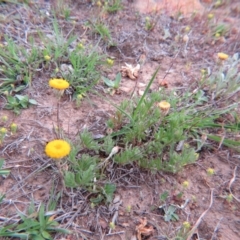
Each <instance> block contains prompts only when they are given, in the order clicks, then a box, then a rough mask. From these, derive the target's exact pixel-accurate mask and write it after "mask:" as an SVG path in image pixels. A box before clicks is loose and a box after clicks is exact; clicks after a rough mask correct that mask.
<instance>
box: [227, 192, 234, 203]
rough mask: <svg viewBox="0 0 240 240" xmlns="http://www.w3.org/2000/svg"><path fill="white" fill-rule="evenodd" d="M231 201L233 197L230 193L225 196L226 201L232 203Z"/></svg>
mask: <svg viewBox="0 0 240 240" xmlns="http://www.w3.org/2000/svg"><path fill="white" fill-rule="evenodd" d="M232 200H233V195H232V194H231V193H230V194H228V195H227V196H226V201H227V202H229V203H230V202H232Z"/></svg>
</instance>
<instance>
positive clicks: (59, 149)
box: [45, 139, 71, 159]
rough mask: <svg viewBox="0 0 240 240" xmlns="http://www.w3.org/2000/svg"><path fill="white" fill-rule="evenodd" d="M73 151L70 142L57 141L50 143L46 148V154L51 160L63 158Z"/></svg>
mask: <svg viewBox="0 0 240 240" xmlns="http://www.w3.org/2000/svg"><path fill="white" fill-rule="evenodd" d="M70 151H71V146H70V144H69V143H68V142H66V141H64V140H61V139H57V140H53V141H51V142H49V143H48V144H47V145H46V147H45V153H46V154H47V156H48V157H51V158H57V159H59V158H63V157H65V156H67V155H68V154H69V153H70Z"/></svg>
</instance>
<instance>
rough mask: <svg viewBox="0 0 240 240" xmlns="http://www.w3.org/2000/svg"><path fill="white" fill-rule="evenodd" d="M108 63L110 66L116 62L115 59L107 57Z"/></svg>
mask: <svg viewBox="0 0 240 240" xmlns="http://www.w3.org/2000/svg"><path fill="white" fill-rule="evenodd" d="M107 64H108V65H109V66H112V65H113V64H114V60H112V59H111V58H107Z"/></svg>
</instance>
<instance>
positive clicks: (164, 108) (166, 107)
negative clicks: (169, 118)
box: [158, 101, 171, 115]
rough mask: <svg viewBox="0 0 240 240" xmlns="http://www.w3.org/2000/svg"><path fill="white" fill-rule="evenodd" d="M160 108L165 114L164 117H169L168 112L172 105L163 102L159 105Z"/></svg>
mask: <svg viewBox="0 0 240 240" xmlns="http://www.w3.org/2000/svg"><path fill="white" fill-rule="evenodd" d="M158 106H159V108H160V109H161V110H162V112H163V114H164V115H167V114H168V111H169V109H170V107H171V105H170V103H169V102H167V101H161V102H160V103H159V104H158Z"/></svg>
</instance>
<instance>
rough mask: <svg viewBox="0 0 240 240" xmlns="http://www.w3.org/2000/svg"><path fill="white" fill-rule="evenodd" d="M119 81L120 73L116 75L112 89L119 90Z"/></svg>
mask: <svg viewBox="0 0 240 240" xmlns="http://www.w3.org/2000/svg"><path fill="white" fill-rule="evenodd" d="M121 79H122V76H121V73H118V74H117V76H116V79H115V81H114V88H119V85H120V82H121Z"/></svg>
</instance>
